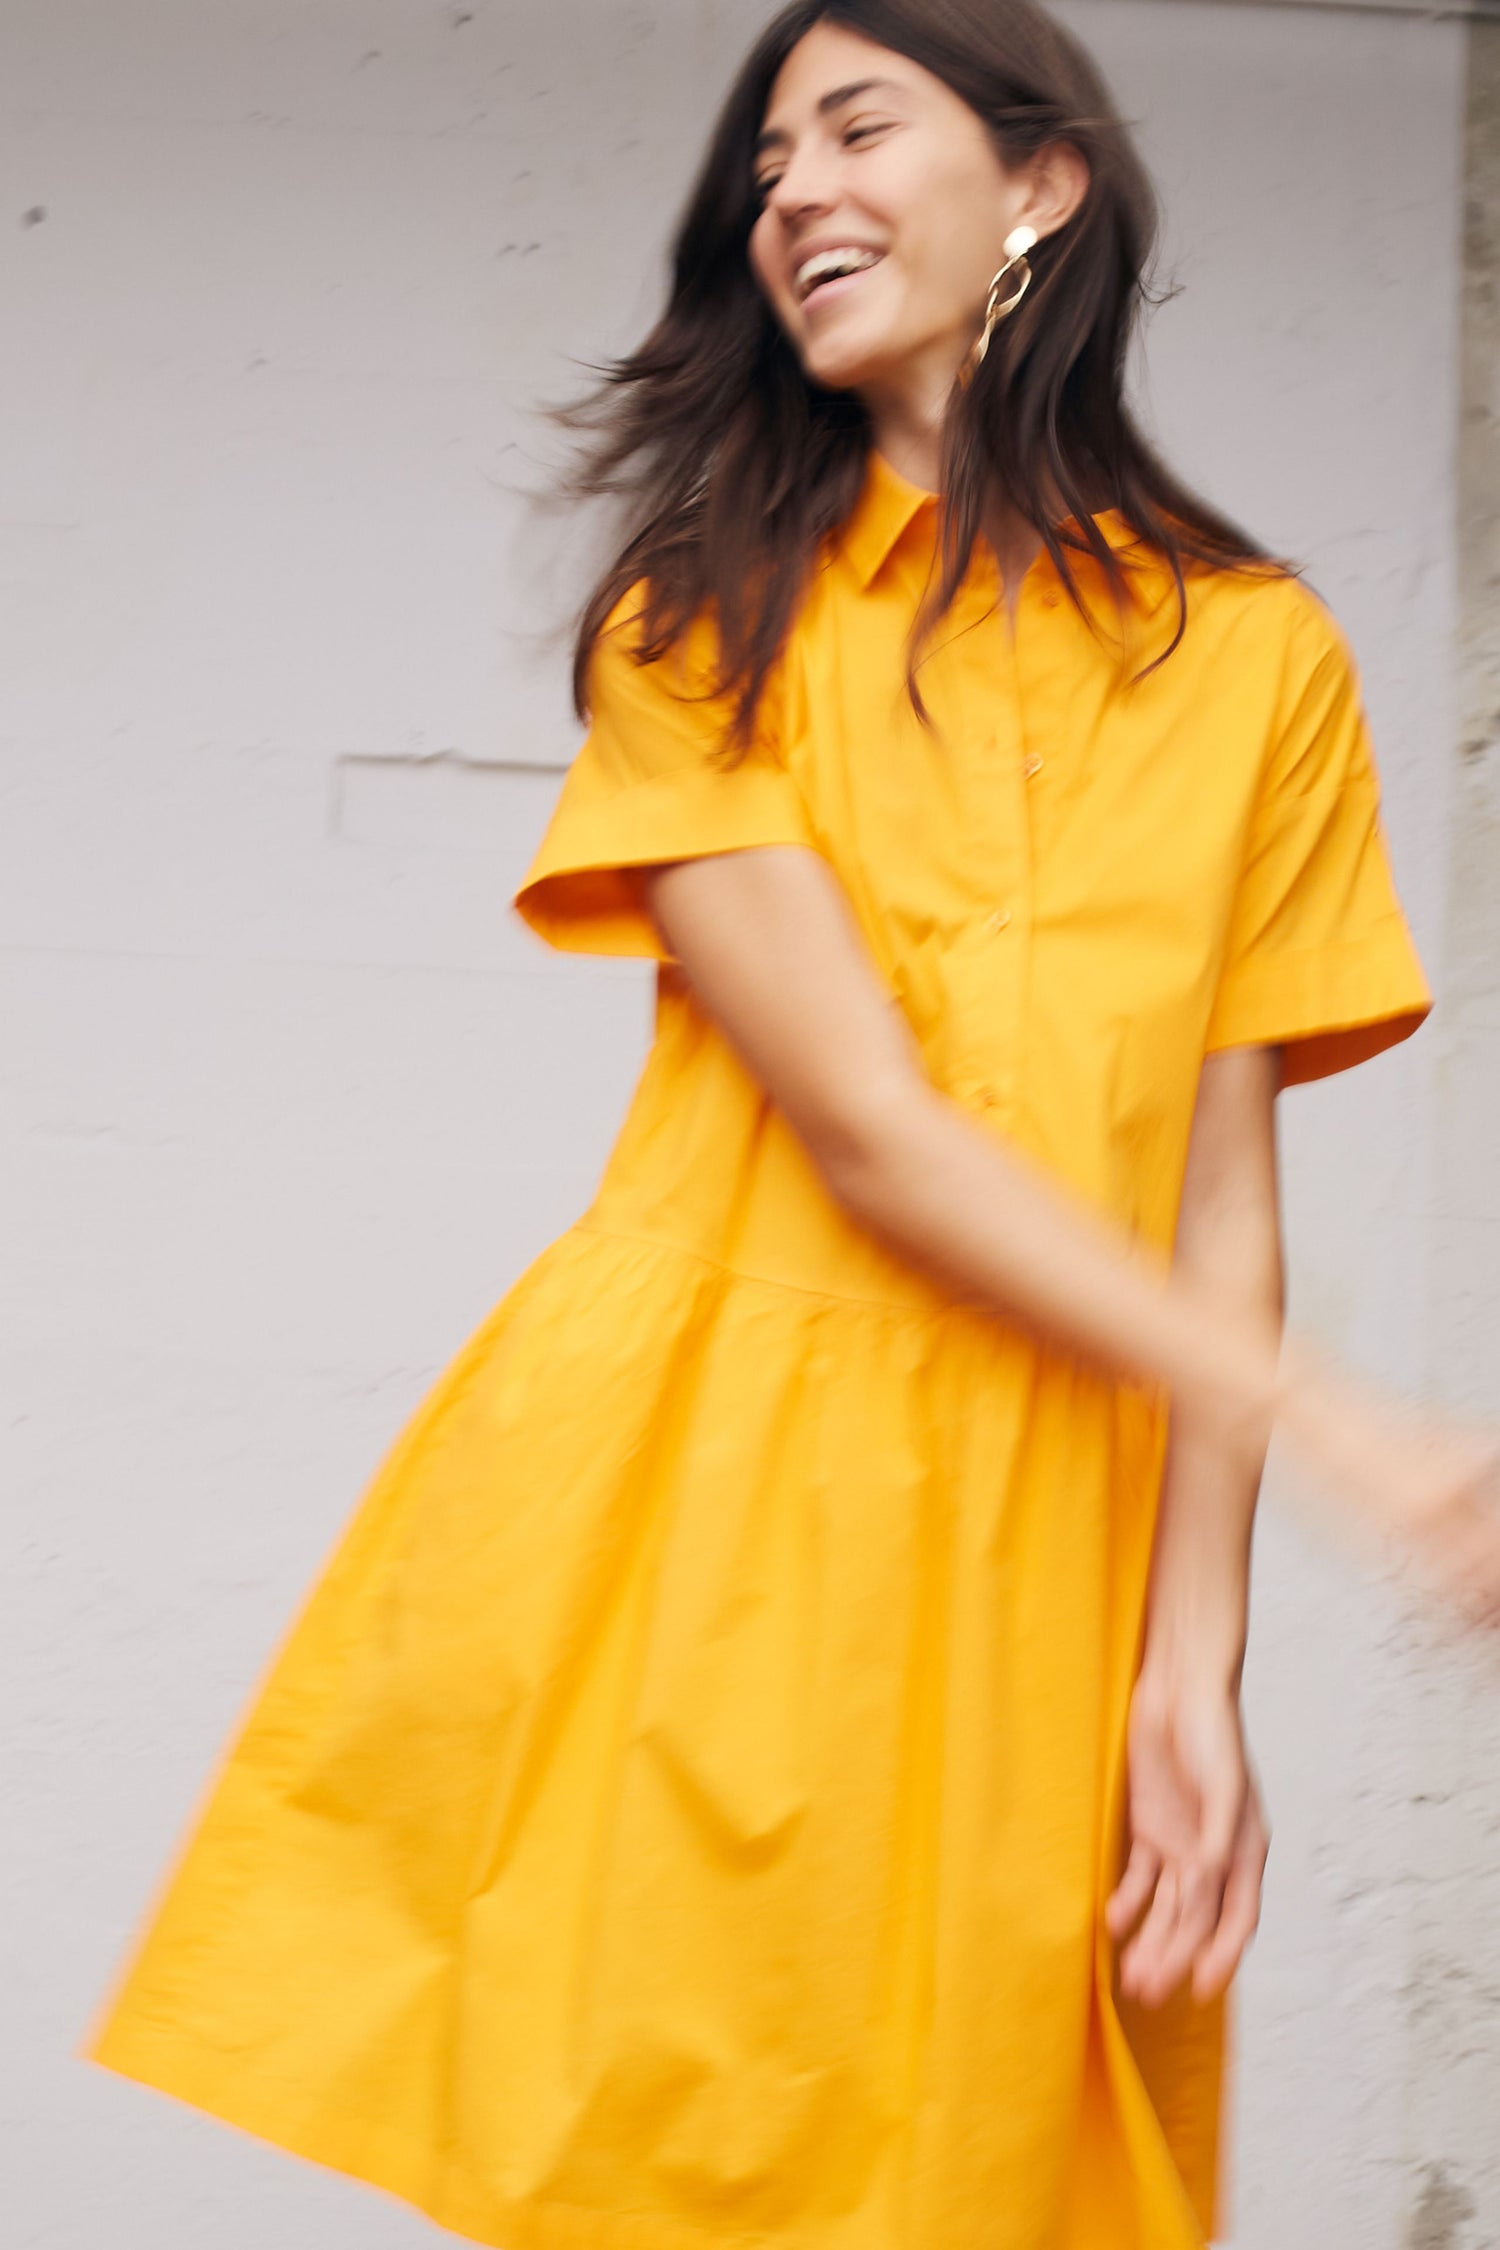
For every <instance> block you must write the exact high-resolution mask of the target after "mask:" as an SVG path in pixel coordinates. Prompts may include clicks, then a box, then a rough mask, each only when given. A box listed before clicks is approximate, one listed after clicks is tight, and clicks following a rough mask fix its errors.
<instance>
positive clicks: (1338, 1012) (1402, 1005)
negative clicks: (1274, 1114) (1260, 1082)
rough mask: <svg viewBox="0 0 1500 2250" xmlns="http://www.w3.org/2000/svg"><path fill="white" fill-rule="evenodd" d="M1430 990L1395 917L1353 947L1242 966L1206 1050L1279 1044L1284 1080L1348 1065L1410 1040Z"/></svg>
mask: <svg viewBox="0 0 1500 2250" xmlns="http://www.w3.org/2000/svg"><path fill="white" fill-rule="evenodd" d="M1431 1011H1432V993H1431V991H1430V990H1429V988H1428V984H1427V980H1426V978H1425V976H1424V975H1423V973H1422V968H1421V964H1420V963H1419V961H1418V959H1417V956H1416V951H1415V949H1414V947H1413V945H1412V942H1411V938H1410V935H1409V934H1408V932H1407V929H1406V924H1405V922H1404V920H1403V919H1402V918H1401V917H1400V916H1393V917H1392V918H1391V921H1390V922H1389V923H1388V924H1387V925H1386V927H1385V928H1384V929H1380V930H1377V931H1372V932H1371V934H1370V935H1369V936H1368V937H1366V938H1363V939H1361V940H1359V941H1358V942H1357V943H1353V944H1346V945H1339V946H1320V947H1317V948H1316V949H1314V950H1310V951H1307V952H1302V953H1289V954H1285V955H1282V956H1280V957H1276V958H1267V957H1265V956H1262V957H1260V958H1259V959H1257V960H1256V961H1255V962H1253V963H1251V962H1246V963H1244V964H1242V965H1241V967H1240V968H1239V970H1238V971H1237V972H1236V973H1235V975H1234V977H1233V979H1232V981H1230V982H1227V983H1226V984H1225V985H1224V986H1223V987H1222V988H1221V991H1220V994H1219V998H1218V1001H1217V1003H1216V1005H1215V1008H1214V1012H1213V1017H1212V1020H1211V1022H1210V1024H1209V1029H1208V1036H1207V1039H1206V1041H1205V1052H1206V1053H1209V1054H1212V1053H1214V1052H1215V1051H1216V1050H1217V1049H1219V1048H1222V1047H1254V1046H1265V1047H1270V1046H1280V1047H1281V1048H1282V1049H1283V1050H1284V1053H1283V1062H1282V1074H1281V1083H1282V1085H1283V1086H1298V1085H1303V1084H1305V1083H1307V1082H1308V1081H1309V1080H1311V1079H1314V1078H1327V1077H1330V1076H1332V1074H1333V1073H1334V1072H1335V1071H1340V1070H1348V1069H1350V1068H1351V1067H1352V1066H1353V1065H1354V1064H1355V1063H1361V1062H1366V1061H1368V1060H1369V1058H1370V1057H1371V1056H1372V1055H1378V1054H1381V1053H1383V1052H1384V1050H1385V1049H1386V1048H1387V1047H1394V1046H1396V1045H1397V1044H1398V1043H1399V1042H1400V1041H1401V1040H1403V1039H1409V1038H1410V1037H1411V1034H1412V1033H1413V1032H1414V1031H1415V1030H1416V1029H1417V1027H1418V1025H1419V1024H1421V1023H1422V1022H1423V1021H1424V1019H1425V1018H1426V1017H1427V1016H1428V1015H1429V1014H1430V1013H1431Z"/></svg>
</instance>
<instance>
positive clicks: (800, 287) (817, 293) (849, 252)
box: [795, 244, 885, 305]
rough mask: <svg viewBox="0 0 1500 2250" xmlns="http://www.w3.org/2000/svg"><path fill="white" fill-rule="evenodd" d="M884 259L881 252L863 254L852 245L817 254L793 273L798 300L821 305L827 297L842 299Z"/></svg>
mask: <svg viewBox="0 0 1500 2250" xmlns="http://www.w3.org/2000/svg"><path fill="white" fill-rule="evenodd" d="M884 255H885V253H884V251H881V250H865V249H861V248H858V247H857V246H855V245H852V244H851V245H850V246H848V247H847V248H844V249H838V250H820V251H819V252H818V253H817V255H816V256H815V257H812V258H809V259H808V260H807V261H806V262H805V264H803V265H801V266H799V267H798V269H797V272H796V276H795V280H796V287H797V296H798V299H799V300H800V302H801V303H802V304H804V305H808V304H812V303H815V302H816V303H818V304H822V303H826V302H827V300H828V299H829V298H831V297H841V296H843V295H845V294H846V292H847V291H848V290H850V289H852V288H853V287H854V286H855V285H856V283H857V282H858V281H859V280H860V279H861V277H862V276H863V275H865V274H867V273H868V272H869V271H870V269H871V268H872V267H873V266H878V265H879V264H880V261H881V259H882V258H883V257H884Z"/></svg>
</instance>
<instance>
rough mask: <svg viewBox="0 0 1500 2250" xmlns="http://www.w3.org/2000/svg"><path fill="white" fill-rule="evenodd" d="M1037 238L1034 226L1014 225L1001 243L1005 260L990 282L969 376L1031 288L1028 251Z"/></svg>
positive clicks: (966, 370)
mask: <svg viewBox="0 0 1500 2250" xmlns="http://www.w3.org/2000/svg"><path fill="white" fill-rule="evenodd" d="M1037 239H1038V237H1037V232H1036V229H1035V227H1012V229H1011V231H1010V233H1009V234H1008V235H1007V236H1006V237H1005V240H1004V242H1003V243H1002V244H1001V249H1002V250H1003V251H1004V253H1005V263H1004V265H1003V266H1001V268H1000V270H999V272H998V273H997V274H996V275H995V278H994V280H993V281H992V282H991V283H990V293H989V298H988V300H987V302H986V304H985V308H984V328H983V331H982V332H981V334H980V336H979V339H978V341H977V342H976V344H975V346H974V349H973V351H972V352H971V353H970V354H969V360H968V365H967V367H966V369H965V378H966V379H967V378H968V377H970V376H972V375H973V374H974V373H975V372H976V370H977V369H978V368H979V367H980V366H981V365H982V363H983V360H984V355H985V353H986V352H987V351H988V350H989V348H990V338H991V336H993V335H994V333H995V330H996V329H997V328H998V327H999V325H1000V323H1001V321H1002V320H1008V319H1009V318H1010V316H1011V314H1012V313H1013V312H1014V311H1015V309H1016V307H1017V305H1018V304H1019V303H1020V302H1021V299H1022V298H1023V297H1024V296H1025V294H1026V292H1027V290H1028V289H1029V288H1030V287H1031V264H1030V261H1029V259H1028V258H1027V255H1026V253H1027V251H1028V250H1034V249H1035V248H1036V245H1037ZM1007 281H1009V282H1010V288H1009V290H1007V289H1006V286H1005V285H1006V282H1007Z"/></svg>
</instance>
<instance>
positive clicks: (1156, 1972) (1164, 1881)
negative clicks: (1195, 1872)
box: [1120, 1860, 1179, 2007]
mask: <svg viewBox="0 0 1500 2250" xmlns="http://www.w3.org/2000/svg"><path fill="white" fill-rule="evenodd" d="M1178 1906H1179V1876H1178V1871H1177V1866H1176V1863H1175V1861H1173V1860H1167V1861H1166V1862H1165V1864H1164V1865H1163V1867H1162V1870H1161V1873H1160V1874H1159V1876H1158V1877H1157V1881H1156V1893H1155V1896H1154V1897H1153V1899H1152V1901H1151V1906H1150V1910H1149V1911H1148V1913H1147V1915H1146V1919H1145V1920H1144V1922H1142V1924H1141V1926H1140V1928H1139V1929H1138V1930H1137V1932H1136V1934H1135V1936H1134V1937H1133V1938H1132V1939H1131V1941H1130V1943H1129V1945H1127V1946H1126V1948H1125V1951H1124V1953H1123V1954H1122V1955H1121V1956H1120V1984H1121V1988H1122V1990H1124V1991H1126V1992H1131V1993H1134V1994H1135V1996H1136V1997H1137V1998H1138V1999H1140V2000H1143V2001H1144V2002H1145V2003H1146V2005H1147V2006H1148V2007H1150V2006H1151V2005H1153V2004H1154V2002H1155V2001H1157V2000H1159V1999H1165V1997H1166V1992H1165V1990H1164V1989H1163V1988H1162V1982H1161V1968H1162V1961H1163V1959H1164V1957H1165V1955H1166V1952H1167V1948H1168V1946H1169V1945H1170V1943H1171V1938H1172V1932H1173V1931H1174V1930H1175V1928H1176V1927H1177V1913H1178Z"/></svg>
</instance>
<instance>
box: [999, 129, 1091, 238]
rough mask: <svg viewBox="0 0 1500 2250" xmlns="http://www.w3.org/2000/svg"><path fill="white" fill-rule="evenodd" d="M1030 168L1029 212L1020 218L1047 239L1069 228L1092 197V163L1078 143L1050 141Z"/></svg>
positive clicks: (1028, 181) (1027, 207)
mask: <svg viewBox="0 0 1500 2250" xmlns="http://www.w3.org/2000/svg"><path fill="white" fill-rule="evenodd" d="M1026 169H1027V190H1028V193H1027V199H1026V209H1025V210H1024V211H1022V212H1019V213H1018V214H1017V216H1018V218H1019V219H1021V220H1024V222H1025V223H1026V225H1027V226H1031V227H1035V228H1036V231H1037V233H1038V234H1039V235H1041V236H1042V237H1043V238H1044V239H1045V237H1046V236H1047V235H1049V234H1056V233H1057V232H1058V230H1059V228H1061V227H1065V226H1066V225H1067V223H1068V221H1069V219H1071V218H1072V216H1073V214H1074V212H1075V211H1076V210H1077V209H1078V207H1079V205H1080V204H1081V203H1082V201H1083V199H1084V197H1085V196H1086V195H1087V194H1088V191H1089V182H1090V180H1091V179H1092V177H1093V175H1092V173H1091V172H1090V170H1089V160H1088V158H1087V157H1086V156H1085V155H1084V153H1083V150H1082V149H1081V148H1079V146H1078V145H1077V143H1076V142H1075V141H1049V142H1048V143H1047V145H1046V147H1045V148H1040V149H1038V150H1037V152H1036V155H1035V156H1034V157H1033V158H1032V160H1031V162H1030V164H1029V165H1028V166H1027V168H1026Z"/></svg>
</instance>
